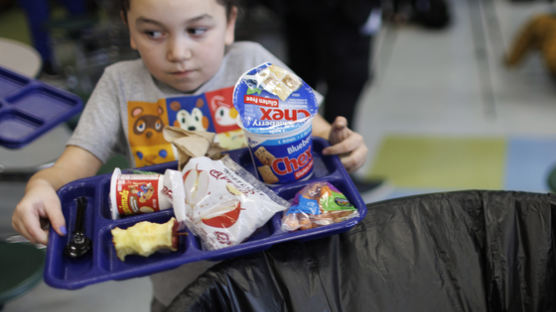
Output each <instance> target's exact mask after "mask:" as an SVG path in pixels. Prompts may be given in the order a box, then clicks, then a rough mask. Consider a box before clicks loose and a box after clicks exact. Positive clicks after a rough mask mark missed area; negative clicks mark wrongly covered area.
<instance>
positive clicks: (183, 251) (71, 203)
mask: <svg viewBox="0 0 556 312" xmlns="http://www.w3.org/2000/svg"><path fill="white" fill-rule="evenodd" d="M327 144H328V142H327V141H325V140H323V139H320V138H313V158H314V167H313V175H312V176H311V178H310V179H308V180H305V181H300V182H295V183H291V184H288V185H281V186H274V187H272V189H273V190H274V191H275V192H276V193H278V194H279V195H280V196H282V197H283V198H285V199H287V200H289V199H292V198H293V197H294V195H295V193H296V192H297V191H298V190H300V189H301V188H302V187H303V186H305V185H307V184H309V183H311V182H314V181H328V182H330V183H331V184H333V185H334V186H336V188H338V189H339V190H340V191H341V192H342V193H343V194H344V195H346V197H347V198H348V199H349V200H350V202H351V203H352V204H353V205H354V206H355V207H356V208H357V209H358V211H359V217H358V218H354V219H350V220H346V221H343V222H340V223H335V224H331V225H327V226H322V227H318V228H312V229H309V230H299V231H295V232H283V231H282V230H281V229H280V225H281V218H282V212H278V213H276V215H274V217H273V218H272V219H270V220H269V221H268V222H267V223H266V224H265V225H264V226H262V227H261V228H259V229H258V230H257V231H255V233H253V234H252V235H251V237H250V238H249V239H247V240H246V241H244V242H243V243H241V244H239V245H235V246H230V247H226V248H223V249H218V250H210V251H209V250H203V248H202V247H201V243H200V240H199V238H198V237H195V236H194V235H193V234H192V233H191V232H189V231H188V232H189V234H188V235H187V236H178V237H179V244H178V246H179V247H178V251H176V252H156V253H154V254H153V255H151V256H149V257H146V258H145V257H141V256H137V255H130V256H127V257H126V260H125V262H122V261H120V260H119V259H118V257H117V256H116V250H115V249H114V246H113V244H112V235H111V233H110V230H111V229H112V228H114V227H116V226H117V227H120V228H127V227H129V226H131V225H133V224H135V223H137V222H140V221H145V220H148V221H151V222H157V223H162V222H166V221H168V220H169V219H170V218H171V217H172V216H173V212H172V209H168V210H163V211H158V212H154V213H150V214H142V215H134V216H129V217H124V218H121V219H118V220H112V218H111V214H110V200H109V196H108V194H109V189H110V177H111V174H103V175H98V176H94V177H90V178H85V179H81V180H77V181H74V182H71V183H69V184H67V185H65V186H63V187H62V188H60V189H59V190H58V196H59V197H60V200H61V203H62V212H63V213H64V216H65V218H66V223H67V225H68V229H70V230H71V228H72V225H73V224H74V223H75V218H76V212H77V210H76V203H75V202H76V201H75V199H76V198H77V197H80V196H85V197H86V198H87V199H88V200H87V202H88V204H87V205H88V207H87V209H86V221H85V228H86V230H85V232H86V235H87V236H88V237H90V238H91V239H92V241H93V242H92V250H91V251H92V252H89V253H88V254H86V255H85V256H83V257H82V258H77V259H71V258H68V257H67V256H65V255H64V252H63V250H64V246H65V245H66V243H67V240H68V237H71V234H72V233H71V232H70V233H68V235H67V236H64V237H61V236H58V234H56V233H55V232H54V231H53V230H50V233H49V238H48V242H49V243H48V247H47V252H46V263H45V269H44V280H45V282H46V283H47V284H49V285H50V286H52V287H56V288H65V289H77V288H81V287H84V286H87V285H90V284H95V283H99V282H103V281H107V280H123V279H128V278H133V277H139V276H145V275H149V274H152V273H156V272H160V271H164V270H169V269H172V268H175V267H178V266H180V265H182V264H184V263H188V262H194V261H199V260H222V259H226V258H230V257H235V256H240V255H244V254H248V253H252V252H257V251H262V250H264V249H267V248H269V247H270V246H272V245H274V244H277V243H281V242H287V241H291V240H298V239H305V240H308V239H315V238H319V237H323V236H328V235H331V234H335V233H340V232H343V231H346V230H348V229H349V228H351V227H353V226H354V225H356V224H357V223H358V222H359V221H360V220H361V219H363V217H364V216H365V214H366V213H367V208H366V206H365V203H364V202H363V199H362V198H361V195H360V194H359V193H358V192H357V189H356V187H355V186H354V184H353V182H352V180H351V179H350V177H349V175H348V173H347V172H346V170H345V169H344V167H343V166H342V164H341V162H340V159H339V158H338V157H336V156H323V155H322V153H321V151H322V149H323V148H324V147H325V146H326V145H327ZM229 154H230V157H231V158H232V159H234V160H235V161H236V162H237V163H239V164H241V165H242V166H244V167H245V168H246V169H247V170H249V171H250V172H251V173H252V174H256V171H255V168H254V166H253V163H252V161H251V156H250V155H249V151H248V150H247V149H239V150H234V151H230V152H229ZM167 168H172V169H176V168H177V163H176V162H170V163H165V164H160V165H155V166H149V167H144V168H141V169H142V170H149V171H155V172H160V173H163V172H164V171H165V170H166V169H167Z"/></svg>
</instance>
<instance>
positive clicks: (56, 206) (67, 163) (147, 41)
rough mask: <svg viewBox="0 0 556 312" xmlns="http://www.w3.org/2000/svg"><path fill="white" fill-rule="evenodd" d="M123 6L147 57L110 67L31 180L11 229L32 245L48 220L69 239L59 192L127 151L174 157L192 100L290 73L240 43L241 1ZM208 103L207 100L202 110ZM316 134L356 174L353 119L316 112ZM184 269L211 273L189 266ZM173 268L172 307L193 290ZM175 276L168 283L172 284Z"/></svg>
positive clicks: (358, 154)
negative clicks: (258, 74)
mask: <svg viewBox="0 0 556 312" xmlns="http://www.w3.org/2000/svg"><path fill="white" fill-rule="evenodd" d="M121 2H122V17H123V19H124V21H125V22H126V24H127V26H128V29H129V34H130V45H131V47H132V48H134V49H136V50H137V51H138V52H139V54H140V56H141V58H140V59H137V60H133V61H123V62H119V63H116V64H114V65H111V66H109V67H107V68H106V70H105V72H104V74H103V76H102V77H101V79H100V80H99V82H98V84H97V86H96V87H95V90H94V91H93V93H92V95H91V97H90V99H89V101H88V103H87V105H86V107H85V109H84V111H83V114H82V117H81V119H80V121H79V124H78V126H77V128H76V129H75V132H74V134H73V136H72V138H71V139H70V140H69V142H68V143H67V147H66V149H65V150H64V152H63V153H62V155H61V156H60V158H59V159H58V160H57V161H56V163H55V164H54V165H53V166H52V167H50V168H47V169H44V170H41V171H39V172H38V173H36V174H35V175H33V177H31V179H30V181H29V182H28V184H27V187H26V191H25V195H24V197H23V199H22V200H21V201H20V202H19V204H18V205H17V207H16V209H15V212H14V214H13V217H12V225H13V227H14V228H15V229H16V230H17V231H18V232H20V233H21V234H22V235H24V236H25V237H26V238H28V239H29V240H30V241H32V242H35V243H42V244H46V242H47V231H46V230H44V229H43V228H42V227H41V224H42V223H41V221H44V220H48V221H49V222H50V225H51V226H52V228H53V229H54V230H55V231H56V233H58V234H59V235H65V234H66V227H65V220H64V217H63V215H62V212H61V207H60V201H59V199H58V197H57V195H56V190H57V189H58V188H59V187H61V186H62V185H64V184H66V183H68V182H70V181H73V180H76V179H79V178H84V177H87V176H92V175H94V174H96V172H97V171H98V170H99V168H100V167H101V165H102V163H104V162H105V161H106V160H107V159H108V157H109V156H110V155H111V154H112V153H114V152H120V153H125V154H127V155H128V157H129V159H130V161H131V165H132V166H142V165H147V164H152V163H161V162H167V161H171V160H174V159H175V157H174V155H173V153H172V149H171V148H168V143H167V142H165V141H164V140H163V139H161V131H162V129H163V127H164V125H165V121H167V122H168V123H171V121H170V117H171V116H174V117H173V118H175V119H176V120H174V124H175V123H176V122H178V123H179V122H180V120H178V119H177V116H178V115H177V113H176V112H174V111H173V110H174V109H176V110H180V107H181V103H183V102H185V101H191V100H192V99H196V100H195V101H197V102H198V101H199V99H200V98H201V97H202V98H205V99H206V102H207V103H208V104H210V103H213V102H214V103H216V102H218V101H220V102H226V101H227V102H229V101H230V99H231V97H230V94H231V91H232V90H233V86H234V85H235V83H236V81H237V79H238V78H239V77H240V75H241V74H243V73H244V72H245V71H246V70H248V69H250V68H252V67H255V66H257V65H259V64H261V63H263V62H267V61H269V62H271V63H274V64H277V65H279V66H283V67H285V65H284V64H283V63H282V62H280V61H279V60H278V59H277V58H276V57H274V56H273V55H271V54H270V53H269V52H267V51H266V50H264V49H263V48H262V47H261V46H260V45H257V44H254V43H248V42H242V43H234V28H235V22H236V17H237V6H236V5H235V3H234V0H122V1H121ZM331 61H333V60H331ZM319 98H320V99H321V100H322V97H320V96H319ZM217 100H218V101H217ZM203 103H205V101H204V100H203V101H201V102H200V103H199V107H200V110H201V109H203V107H202V105H203ZM166 104H168V105H166ZM205 104H206V103H205ZM208 104H207V105H208ZM171 113H172V114H173V115H172V114H171ZM197 117H200V116H197ZM193 119H194V120H196V119H195V118H193ZM184 120H185V118H184ZM201 124H202V123H201ZM313 134H314V135H316V136H320V137H323V138H327V139H329V141H330V142H331V146H330V147H328V148H326V149H325V150H323V153H324V154H336V155H341V157H342V162H343V164H344V166H345V167H346V169H348V170H349V171H353V170H355V169H357V168H359V167H360V166H361V165H362V164H363V163H364V162H365V160H366V154H367V147H366V146H365V142H364V141H363V138H362V136H361V135H359V134H358V133H355V132H353V131H351V130H350V129H348V128H347V126H346V120H345V118H343V117H338V118H337V119H336V120H335V121H334V123H333V124H332V125H330V124H328V123H327V122H326V121H325V120H324V119H323V118H322V117H320V116H316V117H315V118H314V122H313ZM182 268H186V269H187V270H182V271H189V272H195V271H200V272H198V273H197V274H199V273H202V270H196V269H191V268H190V267H188V266H182ZM178 269H179V268H178ZM171 272H172V271H170V272H169V273H170V274H168V275H166V276H169V277H173V279H174V280H178V281H181V282H182V285H181V286H179V285H177V286H173V287H171V288H177V289H173V290H174V292H171V290H168V291H163V292H157V287H158V286H157V283H156V282H155V283H154V291H155V296H157V294H158V293H163V294H164V295H165V296H166V297H165V298H162V299H161V300H159V301H161V302H162V303H163V304H164V305H167V304H169V303H170V301H171V299H172V296H175V294H177V293H178V292H179V291H180V290H181V289H182V288H183V286H184V284H183V283H184V281H185V279H183V278H181V277H180V276H177V275H176V273H173V274H172V273H171ZM170 280H171V278H168V279H165V280H164V283H162V284H163V285H167V286H168V287H170V286H169V285H172V283H171V281H170Z"/></svg>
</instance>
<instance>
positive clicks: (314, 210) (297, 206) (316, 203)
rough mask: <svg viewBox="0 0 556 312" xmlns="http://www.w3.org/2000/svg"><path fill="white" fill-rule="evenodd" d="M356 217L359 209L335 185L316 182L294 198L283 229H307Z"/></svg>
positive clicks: (285, 214)
mask: <svg viewBox="0 0 556 312" xmlns="http://www.w3.org/2000/svg"><path fill="white" fill-rule="evenodd" d="M356 217H359V212H358V211H357V209H356V208H355V207H354V206H353V205H352V204H351V203H350V202H349V200H348V199H347V198H346V196H344V194H342V193H341V192H340V191H339V190H338V189H337V188H336V187H334V185H332V184H330V183H328V182H314V183H311V184H309V185H307V186H305V187H304V188H302V189H301V190H300V191H299V192H298V193H297V194H296V196H295V197H294V198H293V199H292V204H291V206H290V207H289V208H288V210H287V211H286V212H285V213H284V216H283V217H282V231H295V230H297V229H301V230H306V229H310V228H315V227H319V226H323V225H329V224H333V223H337V222H341V221H344V220H348V219H351V218H356Z"/></svg>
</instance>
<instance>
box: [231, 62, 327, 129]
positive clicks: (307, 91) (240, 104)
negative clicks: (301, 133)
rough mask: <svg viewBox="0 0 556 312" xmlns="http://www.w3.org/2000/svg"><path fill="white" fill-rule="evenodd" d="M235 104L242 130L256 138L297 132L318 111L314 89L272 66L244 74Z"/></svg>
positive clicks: (292, 75)
mask: <svg viewBox="0 0 556 312" xmlns="http://www.w3.org/2000/svg"><path fill="white" fill-rule="evenodd" d="M233 101H234V106H235V108H236V109H237V110H238V112H239V115H240V125H241V127H242V128H243V129H244V130H245V131H248V132H250V133H254V134H263V135H264V134H278V133H282V132H290V131H294V130H295V129H297V128H299V127H302V126H303V125H305V124H306V121H308V120H310V119H312V118H313V116H314V115H315V114H316V113H317V111H318V102H317V99H316V97H315V94H314V92H313V89H312V88H311V87H310V86H309V85H307V84H306V83H305V82H304V81H303V80H302V79H301V78H299V77H298V76H297V75H295V74H294V73H293V72H291V71H290V70H288V69H285V68H282V67H279V66H277V65H273V64H271V63H263V64H261V65H259V66H257V67H255V68H253V69H250V70H248V71H247V72H246V73H244V74H243V75H242V76H241V77H240V78H239V80H238V82H237V83H236V86H235V88H234V94H233Z"/></svg>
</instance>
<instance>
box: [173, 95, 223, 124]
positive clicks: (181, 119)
mask: <svg viewBox="0 0 556 312" xmlns="http://www.w3.org/2000/svg"><path fill="white" fill-rule="evenodd" d="M166 102H167V103H168V122H169V124H170V125H173V126H174V127H180V128H182V129H185V130H189V131H211V132H214V126H213V125H212V122H211V119H210V110H209V108H208V105H206V103H205V100H204V97H203V96H182V97H177V98H168V99H166Z"/></svg>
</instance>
